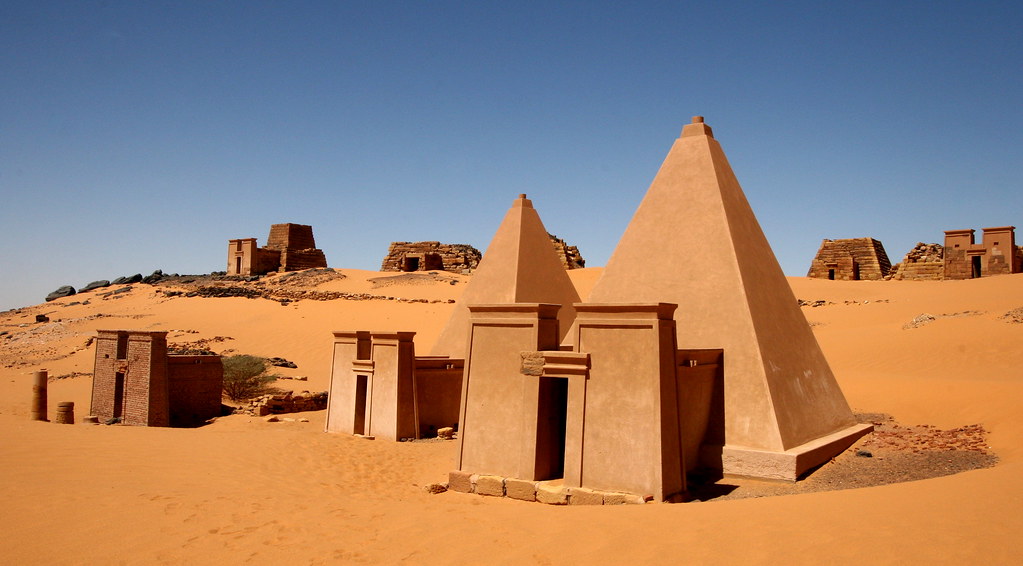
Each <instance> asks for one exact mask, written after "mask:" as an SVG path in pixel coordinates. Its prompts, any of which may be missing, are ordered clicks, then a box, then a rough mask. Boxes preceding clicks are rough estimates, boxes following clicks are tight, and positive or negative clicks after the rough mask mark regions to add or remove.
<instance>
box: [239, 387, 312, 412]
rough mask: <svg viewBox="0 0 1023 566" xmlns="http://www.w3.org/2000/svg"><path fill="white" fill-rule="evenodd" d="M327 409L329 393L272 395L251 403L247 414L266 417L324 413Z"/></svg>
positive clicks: (258, 398)
mask: <svg viewBox="0 0 1023 566" xmlns="http://www.w3.org/2000/svg"><path fill="white" fill-rule="evenodd" d="M326 408H327V392H326V391H321V392H319V393H310V392H308V391H303V392H301V393H292V392H291V391H287V392H284V393H271V394H267V395H263V396H262V397H257V398H255V399H253V400H251V401H249V407H248V409H247V411H246V412H249V413H252V414H253V415H256V416H257V417H263V416H266V415H283V414H285V413H302V412H305V411H322V410H324V409H326Z"/></svg>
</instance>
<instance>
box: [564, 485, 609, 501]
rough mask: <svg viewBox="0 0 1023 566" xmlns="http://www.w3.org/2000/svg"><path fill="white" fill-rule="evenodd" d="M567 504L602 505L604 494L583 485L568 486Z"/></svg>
mask: <svg viewBox="0 0 1023 566" xmlns="http://www.w3.org/2000/svg"><path fill="white" fill-rule="evenodd" d="M568 504H569V505H603V504H604V494H603V493H601V492H599V491H593V490H592V489H586V488H585V487H570V488H568Z"/></svg>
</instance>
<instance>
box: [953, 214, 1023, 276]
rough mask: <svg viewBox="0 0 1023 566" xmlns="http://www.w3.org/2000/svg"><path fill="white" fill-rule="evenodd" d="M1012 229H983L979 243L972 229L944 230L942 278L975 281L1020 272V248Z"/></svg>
mask: <svg viewBox="0 0 1023 566" xmlns="http://www.w3.org/2000/svg"><path fill="white" fill-rule="evenodd" d="M1015 230H1016V227H1015V226H998V227H995V228H984V236H983V239H982V241H981V243H979V244H976V243H974V241H973V239H974V238H973V234H974V230H945V256H944V262H945V271H944V277H945V279H975V278H977V277H987V276H989V275H1005V274H1009V273H1020V272H1021V271H1023V249H1021V248H1019V247H1017V246H1016V235H1015Z"/></svg>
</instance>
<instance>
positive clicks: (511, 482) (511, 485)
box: [504, 478, 536, 501]
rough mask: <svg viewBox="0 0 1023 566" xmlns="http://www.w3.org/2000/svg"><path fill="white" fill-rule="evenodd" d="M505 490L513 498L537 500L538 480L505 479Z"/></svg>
mask: <svg viewBox="0 0 1023 566" xmlns="http://www.w3.org/2000/svg"><path fill="white" fill-rule="evenodd" d="M504 492H505V495H506V496H507V497H510V498H512V499H519V500H521V501H536V482H532V481H529V480H520V479H516V478H508V479H506V480H504Z"/></svg>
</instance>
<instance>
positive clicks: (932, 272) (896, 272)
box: [890, 242, 945, 281]
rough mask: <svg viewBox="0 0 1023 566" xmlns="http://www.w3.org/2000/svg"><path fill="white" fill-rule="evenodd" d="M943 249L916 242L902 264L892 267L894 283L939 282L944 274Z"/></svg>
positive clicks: (934, 245) (936, 245) (939, 246)
mask: <svg viewBox="0 0 1023 566" xmlns="http://www.w3.org/2000/svg"><path fill="white" fill-rule="evenodd" d="M944 252H945V248H944V247H943V246H942V245H941V244H925V243H923V242H917V244H916V245H915V246H913V249H911V250H909V253H907V254H906V257H904V258H903V259H902V262H900V263H896V264H895V265H894V266H893V267H892V271H891V274H890V275H891V279H893V280H895V281H940V280H941V279H942V278H943V277H944V273H945V260H944V257H945V255H944Z"/></svg>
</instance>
